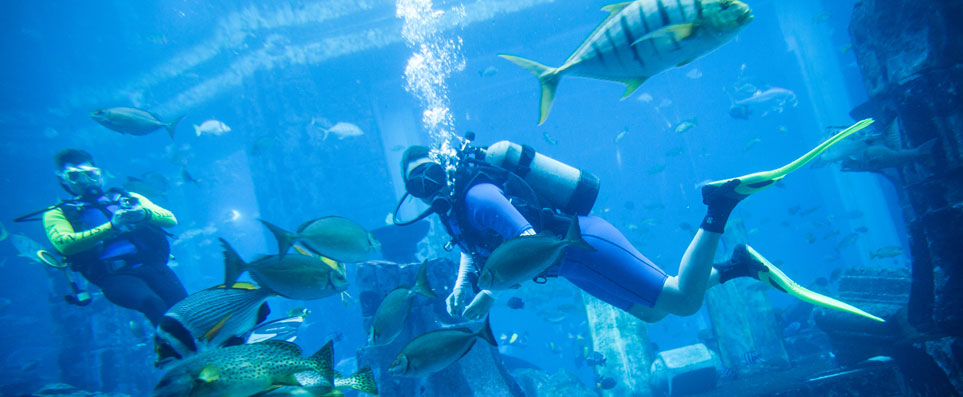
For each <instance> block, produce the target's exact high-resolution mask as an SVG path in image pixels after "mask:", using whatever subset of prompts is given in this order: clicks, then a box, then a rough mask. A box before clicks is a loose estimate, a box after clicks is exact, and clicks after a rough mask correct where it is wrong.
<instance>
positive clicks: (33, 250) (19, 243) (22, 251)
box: [10, 233, 43, 264]
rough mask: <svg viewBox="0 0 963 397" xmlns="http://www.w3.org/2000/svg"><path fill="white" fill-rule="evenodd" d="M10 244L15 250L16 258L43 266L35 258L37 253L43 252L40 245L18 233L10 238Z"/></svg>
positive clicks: (38, 258)
mask: <svg viewBox="0 0 963 397" xmlns="http://www.w3.org/2000/svg"><path fill="white" fill-rule="evenodd" d="M10 243H11V244H13V247H14V248H15V249H16V250H17V254H18V256H20V257H22V258H26V259H29V260H31V261H34V262H37V263H40V264H43V261H41V260H40V257H39V256H37V251H40V250H43V246H42V245H40V243H38V242H36V241H34V240H33V239H31V238H30V237H27V236H26V235H23V234H20V233H17V234H14V235H13V236H10Z"/></svg>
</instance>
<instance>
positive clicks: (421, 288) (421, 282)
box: [411, 261, 438, 299]
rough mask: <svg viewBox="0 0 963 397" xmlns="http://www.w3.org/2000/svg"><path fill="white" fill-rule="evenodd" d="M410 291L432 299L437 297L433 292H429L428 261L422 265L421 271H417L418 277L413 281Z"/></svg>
mask: <svg viewBox="0 0 963 397" xmlns="http://www.w3.org/2000/svg"><path fill="white" fill-rule="evenodd" d="M411 290H412V291H415V292H417V293H419V294H422V295H424V296H427V297H429V298H432V299H435V298H437V297H438V295H435V292H434V291H432V290H431V285H430V284H428V261H425V262H424V263H422V264H421V269H418V277H417V279H416V281H415V286H414V287H412V288H411Z"/></svg>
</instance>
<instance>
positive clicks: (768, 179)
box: [708, 119, 874, 196]
mask: <svg viewBox="0 0 963 397" xmlns="http://www.w3.org/2000/svg"><path fill="white" fill-rule="evenodd" d="M873 122H874V120H873V119H865V120H861V121H859V122H857V123H856V124H853V125H852V126H850V127H849V128H847V129H845V130H842V131H840V132H839V133H838V134H836V135H833V137H832V138H829V139H827V140H826V141H825V142H823V143H821V144H820V145H819V146H816V147H815V148H813V150H810V151H809V153H806V154H804V155H803V156H802V157H800V158H798V159H796V160H795V161H793V162H791V163H789V164H786V165H784V166H782V167H780V168H776V169H774V170H770V171H762V172H756V173H753V174H749V175H743V176H740V177H738V178H730V179H724V180H721V181H715V182H710V183H708V184H709V185H713V186H722V185H723V184H725V183H726V182H729V181H731V180H733V179H738V180H739V186H736V189H735V191H736V193H739V194H743V195H746V196H748V195H750V194H753V193H758V192H760V191H762V190H764V189H766V188H768V187H770V186H772V185H774V184H775V183H776V182H777V181H778V180H780V179H782V178H783V177H785V176H786V175H788V174H789V173H790V172H793V171H795V170H797V169H799V168H800V167H802V166H804V165H806V163H808V162H810V161H812V159H814V158H816V157H817V156H819V155H820V154H822V153H823V152H825V151H826V149H829V148H830V147H832V146H833V145H835V144H836V143H837V142H839V141H841V140H843V138H846V137H848V136H850V135H852V134H853V133H856V132H857V131H859V130H862V129H863V128H866V127H867V126H869V125H870V124H873Z"/></svg>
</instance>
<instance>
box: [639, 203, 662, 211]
mask: <svg viewBox="0 0 963 397" xmlns="http://www.w3.org/2000/svg"><path fill="white" fill-rule="evenodd" d="M642 208H645V209H646V211H658V210H664V209H665V204H662V203H658V202H656V203H646V204H645V205H643V206H642Z"/></svg>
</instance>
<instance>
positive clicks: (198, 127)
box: [194, 124, 201, 136]
mask: <svg viewBox="0 0 963 397" xmlns="http://www.w3.org/2000/svg"><path fill="white" fill-rule="evenodd" d="M194 133H195V134H197V136H201V126H199V125H197V124H194Z"/></svg>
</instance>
